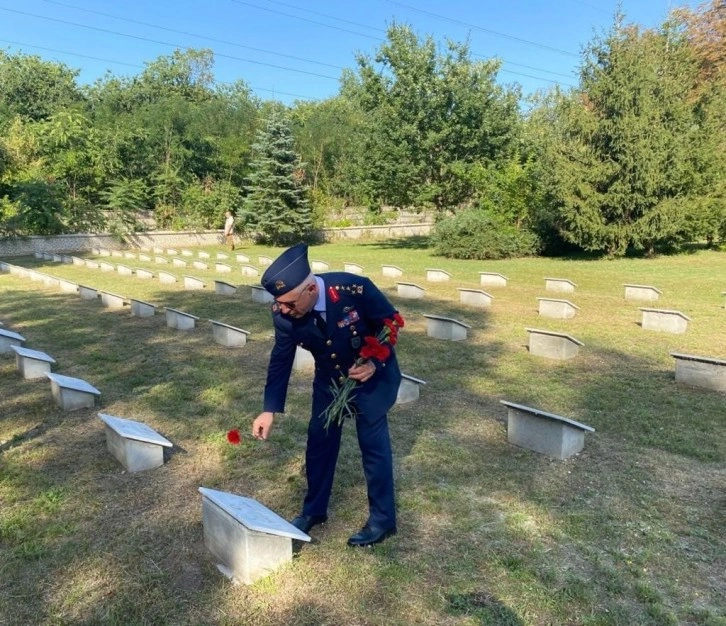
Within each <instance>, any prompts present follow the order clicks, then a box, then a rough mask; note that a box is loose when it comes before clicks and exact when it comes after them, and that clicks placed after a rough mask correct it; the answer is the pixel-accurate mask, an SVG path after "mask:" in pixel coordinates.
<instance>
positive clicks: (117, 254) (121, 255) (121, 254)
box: [111, 250, 124, 259]
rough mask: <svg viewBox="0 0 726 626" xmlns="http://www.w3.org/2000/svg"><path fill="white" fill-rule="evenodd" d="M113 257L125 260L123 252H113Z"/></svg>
mask: <svg viewBox="0 0 726 626" xmlns="http://www.w3.org/2000/svg"><path fill="white" fill-rule="evenodd" d="M111 256H112V257H115V258H117V259H123V257H124V255H123V253H122V252H121V250H111Z"/></svg>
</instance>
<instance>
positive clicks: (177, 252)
mask: <svg viewBox="0 0 726 626" xmlns="http://www.w3.org/2000/svg"><path fill="white" fill-rule="evenodd" d="M166 253H167V254H168V255H170V256H174V255H176V254H179V250H177V249H176V248H167V249H166Z"/></svg>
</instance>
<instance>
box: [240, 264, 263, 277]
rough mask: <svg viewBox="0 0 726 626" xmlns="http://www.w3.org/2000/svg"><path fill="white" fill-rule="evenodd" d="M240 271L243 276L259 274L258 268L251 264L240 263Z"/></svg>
mask: <svg viewBox="0 0 726 626" xmlns="http://www.w3.org/2000/svg"><path fill="white" fill-rule="evenodd" d="M239 269H240V271H241V272H242V275H243V276H259V275H260V270H258V269H257V268H256V267H254V266H252V265H240V268H239Z"/></svg>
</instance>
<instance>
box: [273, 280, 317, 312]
mask: <svg viewBox="0 0 726 626" xmlns="http://www.w3.org/2000/svg"><path fill="white" fill-rule="evenodd" d="M314 287H315V286H314V285H308V286H307V287H306V288H305V289H303V291H302V293H301V294H300V295H299V296H298V297H297V298H295V299H294V300H290V301H289V302H285V301H284V300H275V302H276V303H277V304H278V305H279V306H285V307H287V308H288V309H290V310H291V311H296V310H298V308H297V306H298V305H297V302H298V300H300V298H302V297H303V294H305V292H307V293H310V292H312V290H313V289H314Z"/></svg>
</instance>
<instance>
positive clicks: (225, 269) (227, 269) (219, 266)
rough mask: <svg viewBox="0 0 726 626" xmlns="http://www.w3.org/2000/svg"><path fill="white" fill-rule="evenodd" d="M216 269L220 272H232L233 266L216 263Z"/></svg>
mask: <svg viewBox="0 0 726 626" xmlns="http://www.w3.org/2000/svg"><path fill="white" fill-rule="evenodd" d="M214 269H215V271H217V272H219V273H220V274H230V273H231V272H232V266H231V265H227V264H226V263H215V264H214Z"/></svg>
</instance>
